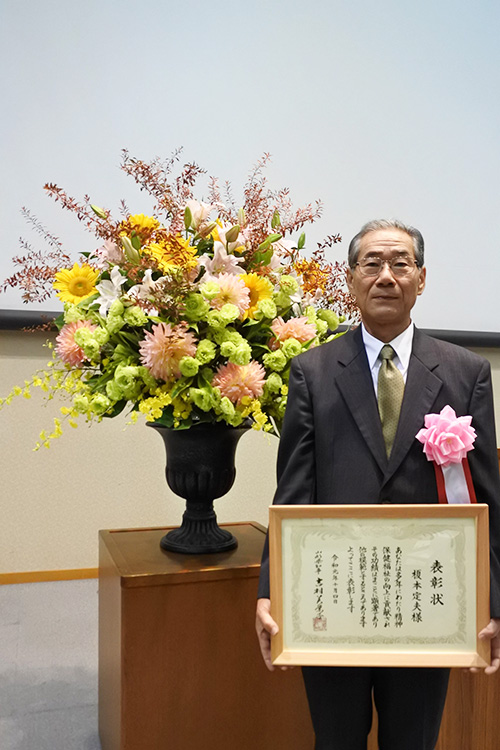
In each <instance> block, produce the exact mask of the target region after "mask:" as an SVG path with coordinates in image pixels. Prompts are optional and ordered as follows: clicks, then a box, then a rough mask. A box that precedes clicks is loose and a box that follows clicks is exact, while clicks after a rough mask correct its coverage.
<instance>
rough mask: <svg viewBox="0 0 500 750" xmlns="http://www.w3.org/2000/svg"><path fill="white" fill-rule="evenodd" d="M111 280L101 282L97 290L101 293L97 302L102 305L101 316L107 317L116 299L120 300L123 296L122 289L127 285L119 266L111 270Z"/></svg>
mask: <svg viewBox="0 0 500 750" xmlns="http://www.w3.org/2000/svg"><path fill="white" fill-rule="evenodd" d="M110 275H111V279H110V280H109V281H101V282H100V284H97V286H96V289H97V291H98V292H99V297H98V298H97V300H96V302H99V303H100V307H99V314H100V315H102V316H103V318H105V317H106V315H107V314H108V310H109V308H110V307H111V305H112V303H113V302H114V301H115V299H119V297H120V296H121V293H122V292H121V287H122V284H124V283H125V281H126V278H125V276H122V274H121V273H120V269H119V268H118V266H113V268H112V269H111V274H110Z"/></svg>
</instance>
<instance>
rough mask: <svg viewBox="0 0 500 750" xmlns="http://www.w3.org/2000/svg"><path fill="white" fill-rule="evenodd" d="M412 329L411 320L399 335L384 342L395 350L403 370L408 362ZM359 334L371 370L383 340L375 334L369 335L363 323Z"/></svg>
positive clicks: (413, 327)
mask: <svg viewBox="0 0 500 750" xmlns="http://www.w3.org/2000/svg"><path fill="white" fill-rule="evenodd" d="M414 329H415V326H414V325H413V322H411V323H410V325H409V326H408V328H406V329H405V330H404V331H403V332H402V333H400V334H399V336H396V338H395V339H393V340H392V341H388V342H386V343H389V344H390V345H391V346H392V348H393V349H394V351H395V352H396V356H397V358H398V359H399V361H400V362H401V365H402V369H403V371H405V372H406V370H407V369H408V366H409V364H410V357H411V348H412V344H413V331H414ZM361 335H362V337H363V343H364V345H365V349H366V356H367V357H368V364H369V365H370V370H373V367H374V365H375V363H376V361H377V359H378V355H379V354H380V350H381V349H382V347H383V346H384V342H383V341H380V340H379V339H376V338H375V336H372V335H371V333H368V331H367V330H366V328H365V327H364V325H363V323H361Z"/></svg>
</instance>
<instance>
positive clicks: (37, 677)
mask: <svg viewBox="0 0 500 750" xmlns="http://www.w3.org/2000/svg"><path fill="white" fill-rule="evenodd" d="M0 748H1V750H100V749H101V745H100V743H99V737H98V734H97V581H96V580H84V581H61V582H56V583H25V584H19V585H13V586H0Z"/></svg>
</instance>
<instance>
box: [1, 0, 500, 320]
mask: <svg viewBox="0 0 500 750" xmlns="http://www.w3.org/2000/svg"><path fill="white" fill-rule="evenodd" d="M499 17H500V4H499V3H498V2H493V1H492V0H476V2H474V3H472V2H462V3H458V4H457V2H456V1H455V0H440V2H435V0H420V2H418V3H416V2H414V1H413V0H379V2H377V3H374V2H373V0H357V1H356V2H352V3H349V2H346V0H312V2H307V3H304V2H298V1H297V0H270V1H269V0H253V2H251V3H246V2H234V0H212V2H210V3H207V2H201V0H191V2H189V3H182V2H174V0H142V1H141V3H137V2H131V1H130V0H120V1H118V0H87V2H86V3H85V4H84V5H81V4H80V3H75V2H67V0H3V2H2V3H1V11H0V66H1V69H2V70H3V71H4V75H3V76H2V77H1V79H0V101H1V102H2V105H3V113H4V116H3V117H2V118H1V120H0V163H1V165H2V180H1V182H0V226H1V227H2V253H1V256H0V281H1V280H2V279H3V278H4V277H5V276H7V275H10V273H12V270H13V268H12V266H11V264H10V258H11V256H12V255H14V254H15V253H16V252H17V251H18V237H19V235H23V236H26V238H27V239H28V240H30V241H33V244H34V245H35V247H43V243H41V242H40V241H39V238H37V237H36V235H34V234H33V233H31V232H30V231H29V228H28V227H27V226H26V224H25V222H24V221H23V218H22V216H21V215H20V213H19V211H20V208H21V206H27V207H28V208H30V209H31V210H32V211H33V212H34V213H35V215H37V216H38V218H39V219H40V221H41V222H42V223H43V224H45V225H46V226H47V227H48V228H49V229H50V230H51V231H52V232H53V233H55V234H56V235H58V236H60V237H61V239H62V241H63V243H64V246H65V248H66V250H67V251H68V252H70V253H72V254H74V255H75V256H76V254H77V253H78V252H79V251H84V250H93V249H95V241H94V239H93V238H92V237H91V236H90V235H84V234H83V233H82V232H81V231H79V229H80V226H79V225H78V222H77V221H76V219H75V218H74V217H73V216H71V215H66V214H65V213H64V212H63V211H62V210H61V209H60V208H59V206H56V205H54V204H53V203H52V202H51V201H50V200H49V199H48V198H47V197H46V196H45V195H44V193H43V189H42V186H43V185H44V183H46V182H55V183H57V184H59V185H60V186H61V187H62V188H64V189H65V190H66V191H68V193H69V194H70V195H71V196H73V197H75V198H77V199H81V198H82V197H83V196H84V195H85V194H88V195H89V196H90V197H91V199H92V202H93V203H95V204H97V205H104V206H106V207H107V208H109V209H111V210H112V211H113V212H114V214H115V215H117V214H118V207H119V199H120V198H125V199H127V203H128V205H129V207H130V209H131V211H132V213H141V212H144V211H147V210H148V207H149V204H148V202H147V201H146V200H145V198H144V194H143V193H140V192H139V190H137V189H135V188H134V185H133V182H132V180H130V179H128V178H126V177H125V176H124V175H123V174H122V173H121V172H120V170H119V168H118V165H119V162H120V151H121V149H122V148H128V149H129V150H130V152H131V154H132V155H133V156H136V157H138V158H141V159H145V160H149V159H152V158H153V157H154V156H156V155H159V156H160V157H167V156H169V155H170V153H171V152H172V151H173V150H174V149H175V148H176V147H178V146H182V145H184V146H185V151H184V155H183V157H184V158H185V159H186V160H187V161H196V162H198V163H199V164H200V165H201V166H203V167H205V168H206V169H207V170H208V172H209V174H213V175H216V176H218V177H220V179H221V180H222V181H224V180H226V179H227V180H231V181H232V183H233V186H234V193H235V197H236V200H237V201H238V202H239V201H241V195H242V187H243V184H244V182H245V179H246V175H247V173H248V171H249V170H250V169H251V167H252V165H253V164H254V163H255V162H256V160H257V159H258V158H259V157H260V156H261V155H262V154H263V153H264V152H265V151H269V152H271V154H272V155H273V163H272V166H271V168H270V170H269V171H268V174H269V177H270V180H271V185H272V186H273V187H274V188H275V189H278V188H281V187H283V186H288V187H290V188H291V193H292V197H293V199H294V201H295V203H296V204H298V205H302V204H304V203H307V202H309V201H314V200H315V199H316V198H320V199H322V200H323V202H324V217H323V219H322V220H321V221H320V222H318V223H317V224H315V225H313V227H306V231H307V249H308V251H312V250H313V249H314V248H315V246H316V241H319V240H321V239H322V238H324V237H326V236H327V235H330V234H335V233H337V232H338V233H340V234H342V236H343V237H344V240H345V241H344V243H343V244H342V245H341V246H335V248H334V250H333V251H332V257H335V258H336V259H340V258H342V259H343V258H344V257H345V255H346V246H347V241H348V240H349V239H350V238H351V237H352V236H353V234H354V233H355V232H357V231H358V229H359V228H360V226H361V224H363V223H364V222H365V221H368V220H369V219H373V218H380V217H386V218H390V217H394V216H396V217H398V218H400V219H402V220H403V221H406V222H409V223H413V224H415V226H417V227H419V229H421V230H422V232H423V234H424V237H425V239H426V243H427V249H428V260H427V265H428V269H429V284H428V288H427V292H426V305H425V307H420V308H418V309H417V311H416V318H415V319H416V322H417V323H418V324H419V325H420V326H422V327H427V328H435V329H464V330H473V331H474V330H482V331H497V330H499V328H498V320H499V315H498V295H497V285H498V278H499V277H500V252H499V249H500V248H499V233H498V174H499V171H500V139H499V138H498V122H499V116H500V97H498V93H495V92H498V91H499V90H500V45H499V44H498V27H499ZM200 190H201V191H202V190H203V188H200ZM201 194H203V193H201ZM198 195H200V194H199V193H198ZM75 259H76V257H75ZM47 304H48V309H56V308H55V306H54V302H53V301H52V302H49V303H47ZM20 306H21V303H20V298H19V294H18V293H16V292H15V291H12V292H9V293H8V294H5V295H1V296H0V307H13V308H18V307H20Z"/></svg>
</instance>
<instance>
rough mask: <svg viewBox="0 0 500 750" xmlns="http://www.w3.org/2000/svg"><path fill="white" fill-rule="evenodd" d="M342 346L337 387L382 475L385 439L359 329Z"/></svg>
mask: <svg viewBox="0 0 500 750" xmlns="http://www.w3.org/2000/svg"><path fill="white" fill-rule="evenodd" d="M342 338H344V337H342ZM342 344H344V346H343V347H342V351H341V352H340V353H339V356H338V361H339V363H340V364H341V365H342V366H343V370H342V371H341V373H340V374H339V376H338V377H337V385H338V387H339V389H340V392H341V393H342V396H343V398H344V401H345V403H346V405H347V407H348V409H349V411H350V412H351V414H352V416H353V418H354V420H355V422H356V424H357V425H358V427H359V430H360V432H361V434H362V435H363V438H364V439H365V441H366V443H367V445H368V447H369V449H370V451H371V452H372V454H373V456H374V458H375V460H376V461H377V463H378V465H379V467H380V469H381V471H382V472H385V471H386V469H387V456H386V453H385V446H384V437H383V435H382V425H381V424H380V417H379V413H378V408H377V400H376V398H375V391H374V388H373V381H372V376H371V374H370V368H369V366H368V359H367V357H366V351H365V347H364V344H363V339H362V336H361V328H357V329H356V330H355V331H354V332H353V334H352V335H349V338H347V336H346V338H345V339H344V340H343V341H342Z"/></svg>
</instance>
